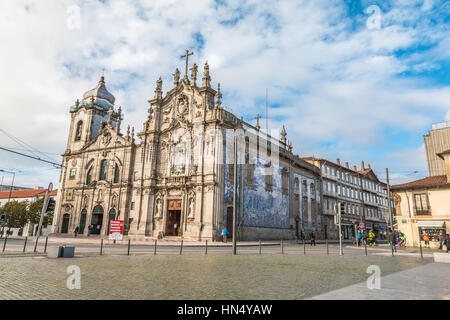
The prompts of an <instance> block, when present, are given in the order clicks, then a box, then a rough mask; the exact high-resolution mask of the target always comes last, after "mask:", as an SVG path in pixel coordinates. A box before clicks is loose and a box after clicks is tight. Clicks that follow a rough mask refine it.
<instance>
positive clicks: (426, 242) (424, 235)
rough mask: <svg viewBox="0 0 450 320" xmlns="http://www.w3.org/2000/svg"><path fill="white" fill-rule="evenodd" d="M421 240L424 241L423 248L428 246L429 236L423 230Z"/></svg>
mask: <svg viewBox="0 0 450 320" xmlns="http://www.w3.org/2000/svg"><path fill="white" fill-rule="evenodd" d="M422 240H423V241H424V242H425V248H429V247H430V237H429V236H428V235H427V233H426V232H425V231H424V232H423V235H422Z"/></svg>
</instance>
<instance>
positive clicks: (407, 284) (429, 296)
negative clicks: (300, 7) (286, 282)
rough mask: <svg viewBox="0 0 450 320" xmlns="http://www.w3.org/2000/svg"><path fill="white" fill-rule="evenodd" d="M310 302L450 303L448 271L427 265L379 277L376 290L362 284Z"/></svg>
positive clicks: (441, 266)
mask: <svg viewBox="0 0 450 320" xmlns="http://www.w3.org/2000/svg"><path fill="white" fill-rule="evenodd" d="M312 299H314V300H324V299H325V300H352V299H369V300H438V299H443V300H450V267H449V265H448V264H447V265H446V264H442V263H430V264H427V265H422V266H418V267H415V268H412V269H408V270H404V271H401V272H398V273H393V274H390V275H387V276H384V277H382V278H381V279H380V288H379V289H368V288H367V283H366V282H362V283H358V284H355V285H352V286H349V287H346V288H342V289H338V290H334V291H331V292H328V293H325V294H322V295H319V296H316V297H314V298H312Z"/></svg>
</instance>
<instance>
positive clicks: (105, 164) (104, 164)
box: [98, 159, 108, 180]
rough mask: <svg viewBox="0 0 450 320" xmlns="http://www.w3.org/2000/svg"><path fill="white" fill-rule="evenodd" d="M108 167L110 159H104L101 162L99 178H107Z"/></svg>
mask: <svg viewBox="0 0 450 320" xmlns="http://www.w3.org/2000/svg"><path fill="white" fill-rule="evenodd" d="M107 168H108V160H106V159H105V160H102V162H101V163H100V176H99V178H98V179H99V180H106V169H107Z"/></svg>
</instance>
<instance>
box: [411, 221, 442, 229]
mask: <svg viewBox="0 0 450 320" xmlns="http://www.w3.org/2000/svg"><path fill="white" fill-rule="evenodd" d="M444 223H445V221H417V222H416V225H417V226H418V227H430V228H442V227H443V226H444Z"/></svg>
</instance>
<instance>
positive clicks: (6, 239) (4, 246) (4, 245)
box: [3, 235, 8, 252]
mask: <svg viewBox="0 0 450 320" xmlns="http://www.w3.org/2000/svg"><path fill="white" fill-rule="evenodd" d="M6 241H8V235H7V236H6V237H5V242H4V243H3V252H5V248H6Z"/></svg>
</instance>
